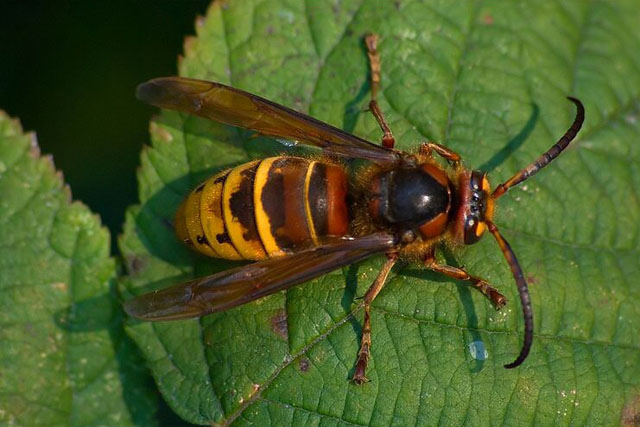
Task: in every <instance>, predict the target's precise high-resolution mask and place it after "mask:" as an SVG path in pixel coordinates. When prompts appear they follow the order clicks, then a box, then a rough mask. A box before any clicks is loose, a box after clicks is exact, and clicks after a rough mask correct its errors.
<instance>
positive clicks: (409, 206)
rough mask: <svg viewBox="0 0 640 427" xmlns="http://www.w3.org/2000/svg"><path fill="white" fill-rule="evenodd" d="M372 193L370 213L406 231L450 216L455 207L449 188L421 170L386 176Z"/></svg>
mask: <svg viewBox="0 0 640 427" xmlns="http://www.w3.org/2000/svg"><path fill="white" fill-rule="evenodd" d="M447 184H448V181H447ZM372 192H373V194H371V196H370V197H371V199H370V200H372V202H373V203H371V202H370V204H369V206H370V209H369V211H370V213H371V214H372V216H373V217H374V219H376V220H377V221H378V222H383V223H387V224H389V225H395V226H401V227H403V228H405V227H415V226H419V225H420V224H424V223H426V222H428V221H430V220H431V219H433V218H435V217H436V216H438V215H440V214H443V213H444V214H447V213H448V210H449V206H450V205H451V200H450V198H451V191H450V189H449V186H448V185H443V184H442V183H441V182H439V181H438V180H437V179H436V178H435V177H434V176H433V175H432V174H431V173H429V172H428V171H426V170H424V169H423V168H421V167H419V166H417V167H409V168H401V169H393V170H390V171H386V172H382V173H381V174H380V175H378V176H376V177H375V179H374V181H373V183H372Z"/></svg>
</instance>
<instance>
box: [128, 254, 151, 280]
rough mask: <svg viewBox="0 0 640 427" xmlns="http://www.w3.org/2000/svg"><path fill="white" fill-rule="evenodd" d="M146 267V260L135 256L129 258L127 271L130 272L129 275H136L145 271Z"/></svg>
mask: <svg viewBox="0 0 640 427" xmlns="http://www.w3.org/2000/svg"><path fill="white" fill-rule="evenodd" d="M145 265H146V262H145V261H144V259H142V257H139V256H138V255H135V254H134V255H128V256H127V270H128V271H129V274H131V275H135V274H138V273H140V272H141V271H142V270H144V268H145Z"/></svg>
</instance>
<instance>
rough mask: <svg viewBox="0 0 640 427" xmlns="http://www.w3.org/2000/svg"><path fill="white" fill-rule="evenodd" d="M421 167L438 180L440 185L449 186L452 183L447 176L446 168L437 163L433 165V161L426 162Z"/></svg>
mask: <svg viewBox="0 0 640 427" xmlns="http://www.w3.org/2000/svg"><path fill="white" fill-rule="evenodd" d="M420 167H421V168H422V170H423V171H425V172H427V173H428V174H429V175H431V176H432V177H433V178H434V179H435V180H436V181H438V183H439V184H440V185H442V186H443V187H447V188H449V185H450V183H449V178H448V177H447V174H446V173H445V172H444V170H442V169H440V168H439V167H437V166H435V165H432V164H431V163H425V164H423V165H422V166H420Z"/></svg>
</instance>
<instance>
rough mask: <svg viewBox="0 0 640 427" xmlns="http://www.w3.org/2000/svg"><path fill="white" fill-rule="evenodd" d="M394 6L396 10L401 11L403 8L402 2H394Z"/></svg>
mask: <svg viewBox="0 0 640 427" xmlns="http://www.w3.org/2000/svg"><path fill="white" fill-rule="evenodd" d="M393 5H394V6H395V8H396V10H400V9H401V8H402V2H401V1H400V0H396V1H394V2H393Z"/></svg>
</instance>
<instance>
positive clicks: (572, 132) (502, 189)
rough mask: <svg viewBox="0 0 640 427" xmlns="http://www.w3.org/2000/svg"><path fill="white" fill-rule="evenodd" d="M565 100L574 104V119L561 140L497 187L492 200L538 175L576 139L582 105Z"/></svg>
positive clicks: (582, 109) (577, 101)
mask: <svg viewBox="0 0 640 427" xmlns="http://www.w3.org/2000/svg"><path fill="white" fill-rule="evenodd" d="M567 99H568V100H569V101H571V102H573V103H574V104H576V108H577V110H578V111H576V118H575V119H574V120H573V123H572V124H571V127H570V128H569V129H567V131H566V132H565V134H564V135H562V138H560V139H559V140H558V142H556V143H555V144H553V146H552V147H551V148H549V149H548V150H547V151H546V152H545V153H544V154H542V155H541V156H540V157H538V158H537V159H536V160H535V161H534V162H533V163H531V164H530V165H529V166H527V167H526V168H524V169H522V170H521V171H520V172H518V173H517V174H515V175H513V176H512V177H511V178H509V179H508V180H506V181H505V182H503V183H502V184H500V185H498V186H497V187H496V189H495V190H494V191H493V193H492V194H491V198H492V199H497V198H498V197H500V196H502V195H503V194H504V193H506V192H507V190H508V189H509V188H511V187H513V186H514V185H518V184H520V183H521V182H522V181H524V180H526V179H528V178H531V177H532V176H533V175H535V174H536V173H538V171H539V170H540V169H542V168H543V167H545V166H547V165H548V164H549V163H551V161H553V159H555V158H556V157H558V156H559V155H560V153H561V152H562V150H564V149H565V148H567V146H568V145H569V143H570V142H571V141H572V140H573V138H575V137H576V134H577V133H578V131H579V130H580V128H581V127H582V123H583V122H584V105H582V102H580V100H579V99H577V98H573V97H571V96H567Z"/></svg>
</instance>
